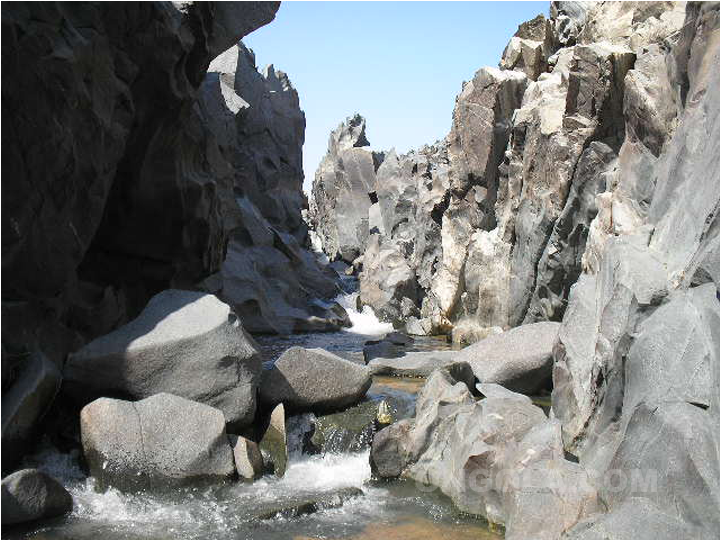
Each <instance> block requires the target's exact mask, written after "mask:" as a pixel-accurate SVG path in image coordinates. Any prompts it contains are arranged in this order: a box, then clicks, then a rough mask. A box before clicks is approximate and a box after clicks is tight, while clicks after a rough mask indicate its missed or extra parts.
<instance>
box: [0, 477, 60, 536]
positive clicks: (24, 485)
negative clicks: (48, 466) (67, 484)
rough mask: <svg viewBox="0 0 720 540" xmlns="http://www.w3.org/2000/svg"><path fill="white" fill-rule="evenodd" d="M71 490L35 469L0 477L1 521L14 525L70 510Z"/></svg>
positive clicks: (50, 516)
mask: <svg viewBox="0 0 720 540" xmlns="http://www.w3.org/2000/svg"><path fill="white" fill-rule="evenodd" d="M72 509H73V499H72V496H71V495H70V493H68V492H67V490H66V489H65V488H64V487H63V486H62V485H61V484H60V483H59V482H58V481H57V480H55V479H54V478H52V477H50V476H48V475H47V474H45V473H43V472H41V471H38V470H37V469H23V470H20V471H17V472H14V473H12V474H10V475H8V476H6V477H5V478H3V479H2V524H3V525H16V524H18V523H26V522H29V521H36V520H39V519H47V518H52V517H58V516H62V515H63V514H67V513H69V512H72Z"/></svg>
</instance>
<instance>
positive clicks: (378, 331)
mask: <svg viewBox="0 0 720 540" xmlns="http://www.w3.org/2000/svg"><path fill="white" fill-rule="evenodd" d="M358 294H359V293H357V292H354V293H351V294H341V295H340V296H338V297H337V298H335V301H336V302H337V303H338V304H340V305H341V306H342V307H344V308H345V311H347V314H348V317H350V322H351V323H352V326H351V327H350V328H344V329H343V331H345V332H351V333H353V334H362V335H365V336H379V335H382V334H387V333H389V332H392V331H393V330H394V328H393V325H392V323H384V322H381V321H380V319H378V318H377V316H376V315H375V312H374V311H373V309H372V308H371V307H370V306H363V308H362V311H358V310H357V307H356V306H357V297H358Z"/></svg>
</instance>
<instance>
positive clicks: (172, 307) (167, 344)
mask: <svg viewBox="0 0 720 540" xmlns="http://www.w3.org/2000/svg"><path fill="white" fill-rule="evenodd" d="M261 369H262V360H261V355H260V353H259V352H258V349H257V345H256V344H255V342H254V340H253V339H252V338H251V337H250V335H249V334H247V333H246V332H245V330H244V329H243V326H242V324H241V322H240V320H239V319H238V318H237V316H236V315H235V314H234V313H233V312H232V310H231V309H230V307H229V306H228V305H226V304H224V303H222V302H221V301H219V300H218V299H217V298H216V297H215V296H212V295H209V294H203V293H199V292H190V291H179V290H169V291H163V292H162V293H160V294H158V295H156V296H155V297H153V299H152V300H151V301H150V302H149V303H148V305H147V306H146V308H145V309H144V310H143V312H142V313H141V314H140V316H138V317H137V318H136V319H135V320H133V321H132V322H130V323H128V324H127V325H125V326H123V327H122V328H119V329H118V330H116V331H114V332H112V333H110V334H108V335H106V336H103V337H100V338H98V339H96V340H94V341H92V342H91V343H89V344H88V345H86V346H85V347H83V348H82V349H80V350H79V351H78V352H76V353H74V354H72V355H71V356H70V357H69V358H68V361H67V364H66V366H65V371H64V373H65V379H66V384H67V386H68V389H69V392H70V393H71V395H72V397H73V398H75V399H78V400H81V401H84V402H87V401H90V400H92V399H94V398H96V397H98V396H110V395H118V394H120V395H125V396H129V397H131V398H134V399H142V398H145V397H149V396H152V395H153V394H157V393H160V392H169V393H174V394H176V395H178V396H181V397H184V398H187V399H191V400H197V401H200V402H202V403H206V404H208V405H211V406H212V407H217V408H218V409H220V410H221V411H222V412H223V414H224V415H225V419H226V421H227V423H228V425H229V426H231V427H241V426H245V425H248V424H249V423H250V422H252V420H253V418H254V416H255V407H256V403H255V401H256V398H255V395H256V391H257V384H258V380H259V376H260V371H261Z"/></svg>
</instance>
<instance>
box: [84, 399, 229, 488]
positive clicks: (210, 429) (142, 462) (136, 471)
mask: <svg viewBox="0 0 720 540" xmlns="http://www.w3.org/2000/svg"><path fill="white" fill-rule="evenodd" d="M80 429H81V432H82V445H83V450H84V453H85V459H86V460H87V463H88V467H89V469H90V474H91V475H92V476H93V477H95V478H96V479H97V481H98V482H99V484H100V485H101V486H103V487H107V486H113V487H116V488H118V489H121V490H126V491H135V490H144V489H156V490H157V489H169V488H176V487H178V486H185V485H195V484H197V483H199V482H217V481H222V480H225V479H227V478H228V477H230V476H231V475H232V474H233V473H234V472H235V465H234V463H233V454H232V449H231V448H230V443H229V441H228V437H227V433H226V432H225V418H224V417H223V414H222V412H221V411H220V410H218V409H215V408H213V407H210V406H208V405H203V404H201V403H197V402H194V401H190V400H187V399H184V398H181V397H177V396H173V395H172V394H165V393H162V394H155V395H154V396H152V397H149V398H146V399H143V400H141V401H136V402H131V401H122V400H119V399H109V398H100V399H98V400H95V401H93V402H92V403H90V404H89V405H87V406H85V408H83V410H82V412H81V414H80Z"/></svg>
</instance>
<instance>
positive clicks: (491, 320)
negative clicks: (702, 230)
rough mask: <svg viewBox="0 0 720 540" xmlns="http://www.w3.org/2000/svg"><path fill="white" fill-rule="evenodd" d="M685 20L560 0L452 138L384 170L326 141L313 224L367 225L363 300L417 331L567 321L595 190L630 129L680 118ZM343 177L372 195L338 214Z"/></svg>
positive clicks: (605, 180)
mask: <svg viewBox="0 0 720 540" xmlns="http://www.w3.org/2000/svg"><path fill="white" fill-rule="evenodd" d="M683 19H684V6H682V5H680V4H673V3H669V2H668V3H662V2H655V3H651V4H631V5H628V6H624V7H618V6H613V5H611V4H607V3H603V2H599V3H593V4H575V3H567V2H564V3H563V2H561V3H558V4H553V8H552V10H551V17H550V19H546V18H545V17H544V16H542V15H539V16H538V17H536V18H535V19H533V20H532V21H529V22H527V23H524V24H523V25H521V26H520V28H519V29H518V32H517V33H516V35H515V36H514V37H513V38H512V40H511V42H510V43H509V44H508V47H507V48H506V50H505V53H504V54H503V58H502V60H501V62H500V69H496V68H482V69H481V70H479V71H478V72H477V73H476V75H475V77H474V78H473V80H472V81H470V82H468V83H465V84H464V86H463V89H462V92H461V93H460V94H459V96H458V97H457V100H456V106H455V111H454V113H453V124H452V128H451V131H450V133H449V134H448V136H447V137H446V138H445V140H443V141H439V142H438V143H436V145H435V146H433V147H426V148H424V149H421V150H420V151H418V152H411V153H410V154H408V155H405V156H397V155H396V154H395V153H394V152H393V151H391V152H388V153H387V155H386V156H385V158H384V160H383V162H382V164H381V165H380V166H379V168H378V169H377V172H376V174H375V179H374V183H373V181H372V180H373V179H372V178H371V176H372V175H364V176H362V179H361V178H359V177H356V176H354V171H353V170H350V169H347V170H344V172H343V175H342V179H341V180H338V181H336V182H333V179H335V178H339V176H332V175H329V174H326V170H327V168H328V164H333V167H340V165H339V161H338V157H337V155H336V154H334V153H333V152H328V155H327V156H326V158H325V161H324V162H323V163H324V165H323V167H321V168H320V169H319V170H318V175H317V177H316V182H315V190H314V202H313V203H312V205H314V206H313V207H314V208H315V209H316V210H315V214H316V215H317V216H318V218H317V219H316V220H315V224H316V226H317V227H318V232H319V234H320V236H321V237H322V239H323V242H324V243H325V244H328V245H330V244H332V240H330V239H329V237H330V236H331V235H330V233H329V232H328V231H326V230H325V229H323V228H322V226H323V225H322V224H323V223H331V222H333V221H341V222H342V224H343V227H345V228H346V229H347V230H350V231H354V230H356V229H358V230H360V229H361V230H362V231H363V234H361V235H356V238H359V239H361V240H358V245H359V246H360V247H364V248H365V253H364V255H363V271H362V273H361V275H360V283H361V290H360V299H361V301H362V303H363V304H367V305H370V306H371V307H372V308H373V309H374V311H375V313H376V314H378V316H380V317H381V318H382V319H384V320H387V321H390V322H393V323H394V324H395V325H396V326H398V327H401V326H403V325H404V326H405V328H406V329H407V330H408V331H409V332H411V333H417V334H433V333H451V332H452V334H453V337H454V338H455V339H457V340H459V341H464V342H468V341H473V340H477V339H481V338H483V337H485V336H486V335H488V334H489V333H491V332H494V331H495V329H496V328H500V329H507V328H511V327H514V326H517V325H519V324H527V323H532V322H536V321H544V320H549V321H557V322H559V321H560V320H562V317H563V315H564V312H565V309H566V307H567V303H568V296H569V291H570V287H571V286H572V284H573V283H575V282H576V281H577V279H578V277H579V276H580V273H581V271H582V264H583V262H582V259H583V254H584V253H585V251H586V249H585V248H586V243H587V241H588V236H589V235H590V225H591V223H592V221H593V219H594V218H595V216H596V215H597V214H598V212H599V211H600V208H601V205H602V204H603V199H602V198H596V196H597V195H599V194H600V193H603V192H604V191H609V190H611V189H612V184H613V182H614V181H615V180H614V179H615V178H616V174H617V170H618V167H619V166H620V165H622V163H621V162H622V161H623V159H626V158H628V157H629V156H626V155H623V156H621V155H620V149H621V147H622V146H623V143H624V142H625V141H626V140H628V139H630V138H639V139H640V140H643V141H645V142H646V143H647V144H648V145H649V146H648V148H649V149H650V154H651V155H652V154H653V153H654V154H655V155H657V152H658V151H659V148H660V146H661V145H662V144H663V142H664V140H665V139H666V138H667V135H668V134H669V132H670V131H671V130H672V129H673V127H674V123H675V116H676V112H677V108H676V107H675V103H674V100H673V98H672V94H673V90H672V89H671V84H670V82H669V79H668V76H667V75H666V74H665V72H666V71H667V70H666V69H665V61H664V58H665V54H666V53H665V52H664V50H663V47H662V46H661V45H660V44H661V43H662V41H663V40H664V39H666V38H667V39H670V40H673V39H675V38H676V36H677V32H678V30H679V29H680V28H681V27H682V25H683ZM604 20H607V21H608V24H607V25H605V24H603V23H599V22H598V21H604ZM588 21H590V22H588ZM636 61H637V64H636ZM625 119H627V120H628V121H627V122H626V121H625ZM355 122H356V123H358V124H360V125H362V126H363V127H364V121H362V120H358V119H355ZM626 124H627V125H626ZM342 129H347V125H343V126H342ZM626 133H627V136H626ZM638 166H642V164H641V163H638ZM368 178H370V180H368ZM346 185H352V186H354V187H353V190H354V191H353V193H355V195H354V198H355V199H356V200H358V201H361V202H360V203H359V204H358V205H356V206H355V207H353V212H346V213H344V214H342V218H340V219H338V216H339V215H341V214H339V213H338V211H337V208H338V207H339V206H342V205H341V204H340V203H339V202H338V201H339V200H340V196H341V195H340V194H341V193H342V194H343V195H342V196H343V197H348V196H349V195H348V194H347V193H348V192H347V191H346V190H344V188H342V187H341V186H346ZM362 186H366V189H365V191H364V192H363V191H362V189H361V188H362ZM365 195H367V197H368V198H369V199H371V201H370V204H368V203H366V202H363V201H364V200H365V198H364V196H365ZM374 201H377V202H374ZM623 216H624V217H623V219H624V220H628V219H632V218H631V216H632V214H631V211H627V210H626V211H624V212H623ZM365 221H367V223H368V225H367V228H368V231H369V237H368V238H367V240H366V239H365V238H366V237H365V235H364V231H365V225H364V223H365ZM622 226H627V225H626V224H625V225H622ZM333 249H335V248H332V249H330V248H326V252H327V253H328V254H329V255H334V254H335V253H336V251H337V250H335V251H333Z"/></svg>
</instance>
